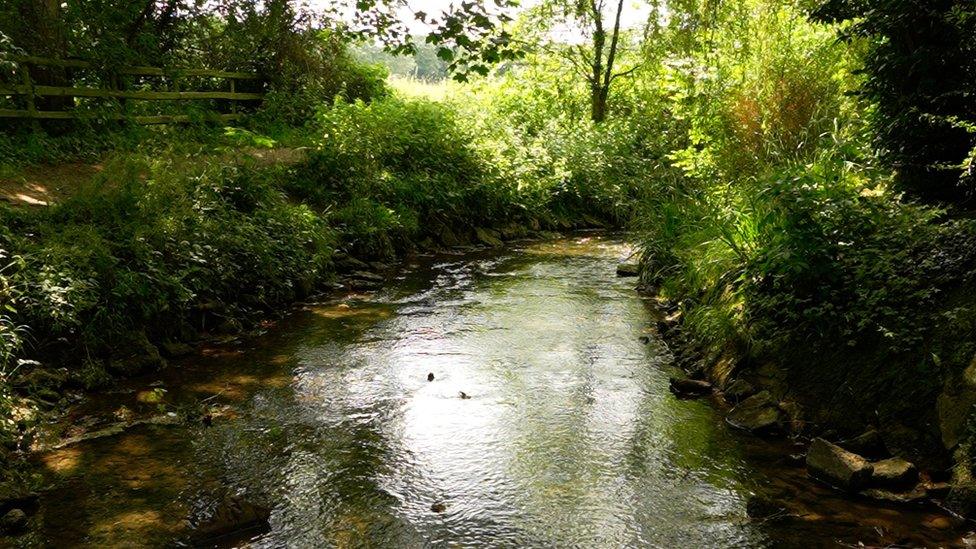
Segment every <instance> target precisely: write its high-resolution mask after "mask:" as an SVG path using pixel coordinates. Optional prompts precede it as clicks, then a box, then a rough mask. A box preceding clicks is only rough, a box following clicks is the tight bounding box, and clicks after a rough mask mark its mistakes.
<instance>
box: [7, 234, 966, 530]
mask: <svg viewBox="0 0 976 549" xmlns="http://www.w3.org/2000/svg"><path fill="white" fill-rule="evenodd" d="M630 253H631V249H630V247H629V246H628V245H627V244H626V243H625V242H624V241H622V240H619V239H616V238H612V237H604V236H599V235H596V234H593V235H578V236H575V237H572V238H565V239H561V240H556V241H549V242H526V243H521V244H515V245H512V246H510V247H508V248H506V249H504V250H501V251H479V252H463V253H461V252H459V253H457V254H453V255H452V254H442V255H436V256H428V257H417V258H413V259H411V260H409V261H407V262H406V263H405V264H404V268H403V269H402V270H401V271H400V272H399V274H398V275H396V276H395V277H394V278H393V279H391V280H390V282H389V284H387V285H386V286H385V287H384V289H383V290H380V291H377V292H374V293H369V294H348V295H341V296H337V297H335V298H334V299H331V298H330V299H328V300H326V301H324V302H323V303H316V304H307V305H305V306H303V307H301V308H299V309H298V310H296V311H295V312H294V313H293V314H290V315H287V316H286V317H285V318H283V319H281V320H279V321H276V322H273V323H272V322H269V323H268V324H267V326H266V333H264V334H263V335H259V336H256V337H251V338H246V339H243V340H239V341H236V342H227V343H224V344H220V345H210V346H205V347H204V348H202V349H201V350H200V352H199V353H198V354H195V355H194V356H191V357H187V358H185V359H181V360H180V361H176V362H175V363H174V364H173V365H172V366H171V367H170V368H168V369H167V370H165V371H163V372H160V373H157V374H154V375H151V376H146V377H142V378H139V379H134V380H130V381H128V382H125V383H123V384H121V385H120V386H119V387H117V388H115V389H113V390H111V391H108V392H105V393H102V394H98V395H94V396H91V397H90V398H88V399H86V401H85V402H83V403H82V404H79V405H78V406H77V407H76V409H75V410H73V411H72V413H71V414H69V416H68V418H67V420H66V422H65V423H64V424H63V425H62V426H58V427H57V428H55V429H54V430H56V431H58V432H57V433H56V434H57V435H58V436H61V437H64V436H68V437H70V436H72V434H76V433H74V431H79V432H80V431H83V430H84V429H86V428H87V429H89V430H90V429H94V428H95V427H96V426H97V425H99V424H105V423H108V422H111V421H131V420H132V419H133V418H145V417H174V416H176V417H184V416H189V417H196V416H195V415H194V414H195V413H196V411H197V410H201V409H203V410H204V413H205V414H206V417H204V418H202V419H200V420H196V419H194V420H193V421H190V422H181V423H179V424H175V425H169V424H161V425H142V426H138V427H133V428H130V429H128V430H126V431H125V432H124V433H122V434H120V435H116V436H109V437H103V438H98V439H95V440H90V441H87V442H80V443H77V444H71V445H68V446H65V447H63V448H60V449H56V450H51V451H47V452H44V453H42V454H40V455H39V456H38V457H37V463H38V466H39V469H40V470H41V471H43V475H44V477H45V483H46V484H47V486H49V487H50V489H49V490H47V491H45V492H44V493H43V495H42V497H41V500H40V503H39V510H38V511H37V514H36V515H35V516H34V518H33V519H32V524H34V528H33V529H32V530H31V532H30V533H28V534H26V535H25V536H23V537H22V538H20V539H19V541H18V543H21V544H26V545H35V546H51V547H73V546H84V545H87V546H96V547H114V546H173V545H180V544H183V545H193V544H201V543H202V544H205V545H208V546H228V547H230V546H242V545H243V546H250V547H361V546H368V547H431V546H433V547H461V546H464V547H832V546H856V545H857V543H859V542H863V543H865V544H868V545H889V544H895V543H900V544H903V545H916V546H935V545H951V544H956V543H959V541H958V540H960V537H961V535H962V534H963V532H961V531H959V528H957V527H955V526H953V523H952V521H951V520H949V518H948V517H946V516H945V515H944V514H943V513H941V512H940V511H939V510H938V509H936V508H934V507H929V506H913V507H899V506H888V505H879V504H876V503H874V502H870V501H866V500H855V499H849V498H847V497H844V496H841V495H839V494H836V493H835V492H833V491H831V490H830V489H828V488H826V487H823V486H820V485H818V484H816V483H815V482H813V481H811V480H809V479H808V478H807V477H806V474H805V472H804V470H803V469H802V467H800V466H797V465H795V464H794V462H793V461H791V460H790V459H789V455H790V453H791V452H796V451H797V450H796V449H795V448H794V447H793V446H792V445H791V444H790V443H789V442H783V441H781V442H774V443H768V442H766V441H762V440H760V439H757V438H755V437H752V436H750V435H746V434H740V433H736V432H733V431H731V430H730V429H729V428H728V426H727V425H726V424H725V422H724V419H723V418H724V414H723V411H722V410H721V409H720V406H719V405H717V403H715V402H712V401H710V400H699V401H680V400H677V399H675V398H674V397H673V396H672V395H671V394H670V393H669V391H668V378H669V377H670V376H672V375H675V374H676V370H675V369H674V367H673V365H672V359H671V356H670V354H669V352H668V349H667V348H666V346H665V345H664V344H663V343H662V342H661V341H660V340H659V339H657V337H656V336H655V334H654V333H653V330H652V329H651V327H652V326H653V325H654V321H653V318H654V317H653V306H654V303H653V301H652V300H651V299H649V298H647V297H646V296H641V295H639V294H638V293H637V292H635V291H634V280H633V279H621V278H616V277H615V276H614V270H615V267H616V265H617V264H618V262H619V261H621V260H623V259H624V258H626V257H627V256H628V255H629V254H630ZM431 374H432V376H431ZM430 377H432V378H433V379H432V380H429V378H430ZM756 496H760V497H762V498H765V499H772V500H775V501H778V502H785V503H786V505H787V509H786V511H785V512H784V513H782V514H780V515H779V516H774V517H772V518H770V519H767V520H755V519H750V518H749V517H748V516H747V513H746V506H747V503H748V501H749V500H750V498H753V497H756ZM227 501H235V502H246V505H248V506H251V505H253V506H255V507H256V508H261V509H265V510H267V511H268V512H269V516H268V517H267V521H266V522H265V521H263V520H262V521H261V522H262V523H264V524H263V526H261V527H258V528H256V529H254V530H253V531H248V532H244V533H239V534H237V535H234V536H229V537H224V538H219V539H214V538H206V537H204V538H201V537H200V536H199V535H198V534H200V531H201V529H203V528H204V527H205V526H203V525H206V524H208V521H209V522H212V516H213V515H214V514H215V513H219V512H220V511H219V509H220V506H221V505H224V504H226V502H227ZM201 540H202V541H201Z"/></svg>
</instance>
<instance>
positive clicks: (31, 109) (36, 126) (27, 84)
mask: <svg viewBox="0 0 976 549" xmlns="http://www.w3.org/2000/svg"><path fill="white" fill-rule="evenodd" d="M17 66H18V67H20V72H21V73H22V75H23V76H22V78H23V81H24V88H25V89H26V90H27V93H26V94H25V95H24V98H25V99H26V100H27V116H28V117H30V119H31V128H32V129H33V130H34V131H40V129H41V123H40V122H38V120H37V105H36V104H35V103H34V83H33V82H32V81H31V76H30V65H29V64H28V63H26V62H24V61H19V62H18V63H17Z"/></svg>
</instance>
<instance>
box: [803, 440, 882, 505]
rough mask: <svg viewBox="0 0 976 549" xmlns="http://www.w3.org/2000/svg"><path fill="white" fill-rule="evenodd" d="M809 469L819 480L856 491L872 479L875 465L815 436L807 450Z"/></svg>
mask: <svg viewBox="0 0 976 549" xmlns="http://www.w3.org/2000/svg"><path fill="white" fill-rule="evenodd" d="M807 471H808V472H809V473H810V476H812V477H814V478H816V479H818V480H821V481H823V482H826V483H828V484H830V485H832V486H836V487H837V488H842V489H845V490H850V491H855V492H856V491H858V490H860V489H861V488H863V487H864V486H866V485H867V484H868V483H869V482H870V481H871V475H872V473H873V472H874V467H873V466H872V465H871V463H870V462H868V460H866V459H864V458H863V457H861V456H859V455H857V454H855V453H852V452H848V451H847V450H845V449H843V448H841V447H840V446H837V445H836V444H832V443H830V442H827V441H826V440H824V439H822V438H815V439H813V443H812V444H810V449H809V450H807Z"/></svg>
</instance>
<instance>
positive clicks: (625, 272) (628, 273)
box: [617, 263, 640, 277]
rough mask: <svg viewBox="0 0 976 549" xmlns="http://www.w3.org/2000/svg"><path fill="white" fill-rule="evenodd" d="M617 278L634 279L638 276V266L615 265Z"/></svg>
mask: <svg viewBox="0 0 976 549" xmlns="http://www.w3.org/2000/svg"><path fill="white" fill-rule="evenodd" d="M617 276H619V277H635V276H640V265H638V264H637V263H621V264H620V265H617Z"/></svg>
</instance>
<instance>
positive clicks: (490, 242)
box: [474, 227, 505, 248]
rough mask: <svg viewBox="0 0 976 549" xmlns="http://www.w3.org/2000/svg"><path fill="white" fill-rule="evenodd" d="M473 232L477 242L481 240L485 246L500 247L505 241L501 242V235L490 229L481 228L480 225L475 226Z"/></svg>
mask: <svg viewBox="0 0 976 549" xmlns="http://www.w3.org/2000/svg"><path fill="white" fill-rule="evenodd" d="M474 234H475V236H476V237H477V238H478V242H481V243H482V244H484V245H485V246H490V247H492V248H501V247H502V246H504V245H505V243H504V242H502V239H501V235H499V234H498V233H497V232H495V231H493V230H491V229H482V228H481V227H477V228H475V230H474Z"/></svg>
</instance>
